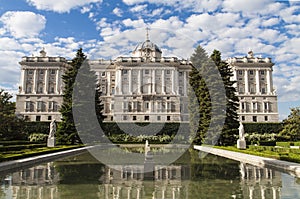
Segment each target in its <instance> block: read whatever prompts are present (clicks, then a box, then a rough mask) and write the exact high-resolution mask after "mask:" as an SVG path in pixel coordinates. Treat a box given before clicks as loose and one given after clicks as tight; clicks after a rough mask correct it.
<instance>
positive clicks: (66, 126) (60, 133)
mask: <svg viewBox="0 0 300 199" xmlns="http://www.w3.org/2000/svg"><path fill="white" fill-rule="evenodd" d="M85 59H86V56H85V55H84V53H83V52H82V49H81V48H80V49H79V50H78V51H77V53H76V56H75V58H73V59H72V62H71V63H70V67H69V68H68V70H67V71H66V72H65V74H64V75H63V76H62V80H63V83H64V85H65V87H64V92H63V103H62V106H61V108H60V110H59V111H60V113H61V115H62V122H61V123H60V124H59V125H58V128H57V133H56V136H57V142H58V143H61V144H62V143H64V144H74V143H80V142H81V141H80V139H79V136H78V133H77V131H76V128H75V124H74V119H73V113H72V102H73V96H72V95H73V88H74V83H75V80H76V76H77V73H78V70H79V68H80V67H81V65H82V64H83V62H84V60H85Z"/></svg>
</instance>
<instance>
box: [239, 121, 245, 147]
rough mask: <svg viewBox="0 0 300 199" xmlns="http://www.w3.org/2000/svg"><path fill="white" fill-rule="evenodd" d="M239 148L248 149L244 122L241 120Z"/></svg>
mask: <svg viewBox="0 0 300 199" xmlns="http://www.w3.org/2000/svg"><path fill="white" fill-rule="evenodd" d="M237 148H238V149H246V140H245V129H244V125H243V123H242V122H240V126H239V139H238V140H237Z"/></svg>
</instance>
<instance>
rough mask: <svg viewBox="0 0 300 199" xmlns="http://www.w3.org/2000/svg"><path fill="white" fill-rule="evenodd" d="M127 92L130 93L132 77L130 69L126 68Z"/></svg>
mask: <svg viewBox="0 0 300 199" xmlns="http://www.w3.org/2000/svg"><path fill="white" fill-rule="evenodd" d="M128 87H129V88H128V92H129V95H131V94H132V78H131V69H128Z"/></svg>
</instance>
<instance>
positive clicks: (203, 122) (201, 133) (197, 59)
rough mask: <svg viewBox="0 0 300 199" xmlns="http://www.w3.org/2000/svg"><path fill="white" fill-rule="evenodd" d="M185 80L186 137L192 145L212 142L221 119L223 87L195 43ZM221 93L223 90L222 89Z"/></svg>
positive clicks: (219, 128)
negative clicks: (186, 92) (187, 93)
mask: <svg viewBox="0 0 300 199" xmlns="http://www.w3.org/2000/svg"><path fill="white" fill-rule="evenodd" d="M191 61H192V63H193V67H192V71H191V73H190V79H189V84H190V87H189V110H190V130H191V133H190V136H191V137H190V138H191V141H192V142H193V143H194V144H202V143H206V144H213V145H214V144H216V142H217V139H218V136H219V135H220V131H221V129H222V126H223V124H222V121H223V120H224V116H223V115H224V109H225V108H224V107H225V106H224V105H223V104H224V102H222V99H224V96H222V95H223V94H222V92H223V90H224V86H223V83H222V81H221V78H220V75H219V73H218V70H217V68H216V66H215V64H214V62H213V61H212V60H211V59H210V58H209V57H208V55H207V53H206V52H205V50H204V49H203V48H202V47H201V46H198V47H197V48H196V49H195V52H194V54H193V55H192V57H191ZM223 93H225V91H224V92H223Z"/></svg>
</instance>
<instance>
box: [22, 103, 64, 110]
mask: <svg viewBox="0 0 300 199" xmlns="http://www.w3.org/2000/svg"><path fill="white" fill-rule="evenodd" d="M58 109H59V104H58V103H57V102H55V101H49V102H44V101H37V102H32V101H26V102H25V111H26V112H46V111H47V112H57V111H58Z"/></svg>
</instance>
